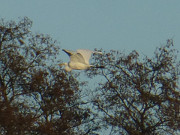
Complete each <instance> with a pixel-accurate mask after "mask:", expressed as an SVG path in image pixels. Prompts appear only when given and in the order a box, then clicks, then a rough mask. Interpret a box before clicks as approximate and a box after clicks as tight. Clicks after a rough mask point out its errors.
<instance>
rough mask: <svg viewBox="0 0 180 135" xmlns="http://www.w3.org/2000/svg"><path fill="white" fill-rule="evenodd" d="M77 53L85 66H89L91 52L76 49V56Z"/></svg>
mask: <svg viewBox="0 0 180 135" xmlns="http://www.w3.org/2000/svg"><path fill="white" fill-rule="evenodd" d="M78 53H79V54H81V55H82V57H83V59H84V62H85V64H88V65H89V59H90V58H91V54H92V53H93V51H91V50H86V49H78V50H77V54H78Z"/></svg>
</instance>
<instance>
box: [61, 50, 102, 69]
mask: <svg viewBox="0 0 180 135" xmlns="http://www.w3.org/2000/svg"><path fill="white" fill-rule="evenodd" d="M63 51H64V52H65V53H67V54H68V55H69V57H70V61H69V62H68V63H61V64H59V66H65V70H66V71H67V72H69V71H71V70H86V69H88V68H91V67H94V68H104V66H94V65H90V64H89V59H90V57H91V54H92V53H97V54H102V52H97V51H91V50H86V49H78V50H76V51H70V50H65V49H63Z"/></svg>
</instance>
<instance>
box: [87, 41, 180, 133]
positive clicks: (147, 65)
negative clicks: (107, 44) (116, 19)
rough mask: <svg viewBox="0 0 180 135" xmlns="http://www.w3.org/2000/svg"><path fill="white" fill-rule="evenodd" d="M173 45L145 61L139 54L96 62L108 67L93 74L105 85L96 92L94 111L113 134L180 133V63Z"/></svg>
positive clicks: (112, 54) (109, 56) (116, 55)
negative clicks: (101, 114) (100, 78)
mask: <svg viewBox="0 0 180 135" xmlns="http://www.w3.org/2000/svg"><path fill="white" fill-rule="evenodd" d="M172 47H173V41H172V40H167V44H166V45H165V46H162V47H160V48H157V50H156V51H155V53H154V57H153V58H148V57H145V58H141V57H140V56H139V54H138V53H137V52H136V51H132V52H131V53H130V54H129V55H125V54H123V53H120V52H119V51H111V52H110V53H105V52H104V55H103V56H102V57H99V56H98V58H95V59H94V62H95V63H99V64H100V65H106V68H105V69H104V70H102V71H99V70H98V71H97V70H91V71H90V72H89V71H88V72H87V74H88V75H89V76H90V77H92V76H95V75H100V76H102V77H103V78H104V79H105V82H102V83H100V84H99V87H98V88H97V89H96V93H97V94H96V97H94V98H93V101H92V102H93V103H94V109H96V110H98V112H101V113H103V117H102V119H101V123H103V125H104V126H105V127H107V126H110V127H112V130H111V134H115V133H117V134H133V135H148V134H149V135H152V134H177V133H178V132H179V131H180V89H179V87H178V83H179V82H178V81H179V75H180V74H179V73H180V72H179V71H180V70H179V63H178V62H177V55H176V54H177V50H175V49H173V48H172Z"/></svg>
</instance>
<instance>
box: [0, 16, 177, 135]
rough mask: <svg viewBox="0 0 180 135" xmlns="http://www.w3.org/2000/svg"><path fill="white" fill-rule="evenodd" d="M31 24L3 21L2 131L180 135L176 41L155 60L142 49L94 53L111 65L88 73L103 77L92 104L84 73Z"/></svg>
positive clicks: (26, 20)
mask: <svg viewBox="0 0 180 135" xmlns="http://www.w3.org/2000/svg"><path fill="white" fill-rule="evenodd" d="M31 27H32V21H31V20H30V19H29V18H27V17H24V18H22V19H21V20H19V21H18V22H16V21H5V20H3V19H1V21H0V134H4V135H6V134H7V135H16V134H18V135H25V134H27V135H30V134H31V135H33V134H38V135H59V134H61V135H66V134H67V135H69V134H82V135H85V134H87V135H88V134H89V135H94V134H100V132H101V131H102V130H107V129H108V130H110V131H109V134H122V135H127V134H133V135H150V134H157V135H163V134H176V133H178V132H180V89H179V75H180V68H179V66H180V62H179V59H178V58H177V56H178V51H177V50H176V49H174V47H173V46H174V45H173V40H172V39H168V40H167V43H166V44H165V45H164V46H161V47H158V48H157V49H156V50H155V52H154V55H153V57H152V58H149V57H147V56H144V57H141V56H140V54H139V53H138V52H137V51H135V50H134V51H132V52H131V53H129V54H125V53H123V52H120V51H114V50H110V51H109V52H106V51H104V50H101V51H104V54H103V55H102V56H99V55H98V56H97V55H94V58H93V60H92V62H93V63H98V64H99V65H105V68H104V69H98V70H97V69H93V68H92V69H89V70H87V71H85V74H86V75H87V77H88V78H90V80H91V78H94V77H100V78H103V79H102V81H99V82H97V87H96V88H93V87H88V88H87V90H89V91H93V93H92V95H88V96H87V98H88V101H85V100H84V99H83V91H85V90H86V89H84V87H83V86H84V84H85V83H84V82H83V81H80V80H78V79H77V77H78V76H79V75H78V74H76V73H75V72H72V73H66V72H65V71H64V70H63V69H62V68H61V67H59V66H57V62H60V61H61V58H59V57H58V54H59V52H60V47H59V44H58V42H57V41H56V40H54V39H52V38H51V37H50V36H48V35H44V34H34V33H32V32H31ZM82 72H83V71H82ZM90 83H91V82H89V84H90ZM87 86H88V85H87ZM92 89H94V90H92Z"/></svg>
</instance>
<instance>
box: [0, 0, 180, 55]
mask: <svg viewBox="0 0 180 135" xmlns="http://www.w3.org/2000/svg"><path fill="white" fill-rule="evenodd" d="M24 16H27V17H29V18H30V19H31V20H32V21H33V28H32V31H33V32H40V33H45V34H49V35H50V36H51V37H53V38H54V39H56V40H58V41H59V42H61V44H60V46H61V48H66V49H78V48H86V49H94V48H103V49H104V50H107V51H108V50H110V49H114V50H126V51H128V52H129V51H131V50H134V49H136V50H137V51H138V52H140V53H143V54H147V55H151V54H152V53H153V51H154V49H155V47H157V46H159V45H162V44H163V43H165V42H166V40H167V39H168V38H173V39H174V42H175V46H176V48H177V49H180V0H149V1H146V0H1V4H0V17H3V18H5V19H6V20H10V19H13V20H17V19H18V17H24Z"/></svg>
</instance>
